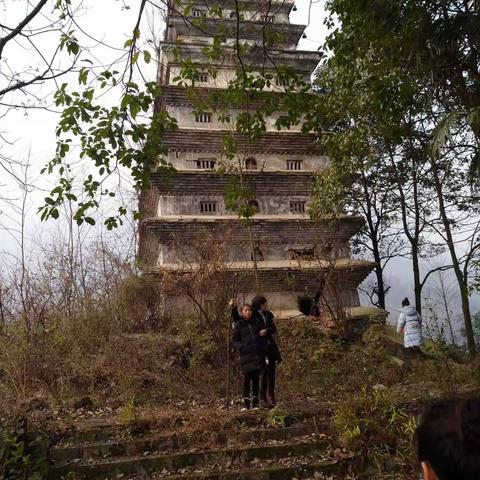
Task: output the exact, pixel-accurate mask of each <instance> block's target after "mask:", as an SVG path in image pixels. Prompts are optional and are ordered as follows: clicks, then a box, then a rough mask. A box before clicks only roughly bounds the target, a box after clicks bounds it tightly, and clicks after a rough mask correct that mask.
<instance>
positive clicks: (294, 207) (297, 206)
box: [290, 200, 307, 213]
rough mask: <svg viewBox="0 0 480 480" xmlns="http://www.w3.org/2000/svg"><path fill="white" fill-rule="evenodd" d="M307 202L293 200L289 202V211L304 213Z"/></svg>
mask: <svg viewBox="0 0 480 480" xmlns="http://www.w3.org/2000/svg"><path fill="white" fill-rule="evenodd" d="M306 204H307V202H306V201H305V200H295V201H292V202H290V213H305V207H306Z"/></svg>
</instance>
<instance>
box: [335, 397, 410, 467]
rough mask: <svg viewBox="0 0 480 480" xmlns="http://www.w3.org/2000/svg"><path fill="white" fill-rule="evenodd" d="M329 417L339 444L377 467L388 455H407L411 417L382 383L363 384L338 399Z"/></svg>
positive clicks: (408, 454)
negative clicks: (364, 386) (331, 415)
mask: <svg viewBox="0 0 480 480" xmlns="http://www.w3.org/2000/svg"><path fill="white" fill-rule="evenodd" d="M333 421H334V425H335V428H336V430H337V434H338V439H339V442H340V444H341V445H342V446H343V447H344V448H346V449H348V450H349V451H351V452H354V453H356V454H358V455H360V456H361V457H363V458H365V459H368V460H369V461H370V462H373V463H374V464H375V465H376V466H377V467H379V468H380V469H381V467H382V465H383V464H384V462H385V460H386V459H388V458H391V457H396V458H398V459H401V460H402V461H405V460H409V459H411V456H412V448H411V443H412V435H413V432H414V430H415V426H416V421H415V418H414V417H413V416H411V415H409V414H408V413H407V412H406V411H405V410H403V409H402V408H399V407H397V405H396V404H395V403H394V401H393V400H392V397H391V395H390V393H389V391H388V390H387V389H386V388H385V387H379V388H376V389H367V388H364V389H363V390H361V391H360V392H359V393H358V395H352V396H350V397H348V398H347V399H346V400H344V401H343V402H340V403H338V404H337V406H336V408H335V413H334V416H333Z"/></svg>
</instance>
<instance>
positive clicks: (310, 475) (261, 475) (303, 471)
mask: <svg viewBox="0 0 480 480" xmlns="http://www.w3.org/2000/svg"><path fill="white" fill-rule="evenodd" d="M304 461H305V463H303V462H304ZM353 466H354V462H353V461H352V460H342V461H338V460H313V459H306V460H302V459H300V461H298V462H295V461H292V462H291V463H290V464H289V465H284V464H281V463H271V464H269V465H267V466H263V467H262V466H261V467H257V468H252V467H250V468H244V469H237V470H221V471H215V470H212V471H210V472H208V471H204V472H196V473H183V474H180V475H169V474H163V475H162V474H160V475H153V476H151V477H147V478H150V479H151V480H163V479H169V480H292V479H298V480H300V479H315V480H345V479H346V478H358V477H347V475H348V473H351V471H352V468H353ZM129 480H135V479H134V478H131V479H129Z"/></svg>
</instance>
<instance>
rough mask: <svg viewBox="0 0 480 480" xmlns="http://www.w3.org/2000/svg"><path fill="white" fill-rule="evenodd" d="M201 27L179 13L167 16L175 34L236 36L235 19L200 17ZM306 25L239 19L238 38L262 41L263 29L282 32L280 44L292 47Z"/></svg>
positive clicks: (300, 36)
mask: <svg viewBox="0 0 480 480" xmlns="http://www.w3.org/2000/svg"><path fill="white" fill-rule="evenodd" d="M199 23H201V27H200V26H196V25H194V24H193V23H192V21H191V20H190V21H189V20H188V19H186V18H184V17H183V16H181V15H174V16H171V17H170V18H169V25H168V26H169V28H175V33H176V34H177V35H183V36H189V37H206V36H207V37H209V36H214V35H217V34H218V33H220V32H222V34H225V35H226V36H227V37H229V36H231V38H237V28H238V25H237V20H230V19H226V18H222V19H213V18H208V17H207V18H202V19H201V22H199ZM306 27H307V26H306V25H297V24H293V23H275V22H267V23H265V22H261V21H248V20H247V21H241V22H240V40H259V41H263V38H264V35H265V31H266V32H267V34H268V33H271V32H273V33H282V34H284V35H285V41H282V42H281V44H282V45H291V47H292V48H294V47H295V46H296V45H297V44H298V42H299V41H300V39H301V38H302V35H303V32H304V31H305V28H306Z"/></svg>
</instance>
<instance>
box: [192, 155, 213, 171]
mask: <svg viewBox="0 0 480 480" xmlns="http://www.w3.org/2000/svg"><path fill="white" fill-rule="evenodd" d="M196 163H197V168H198V169H201V170H213V169H214V168H215V165H216V164H217V161H216V160H214V159H212V158H199V159H198V160H197V161H196Z"/></svg>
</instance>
